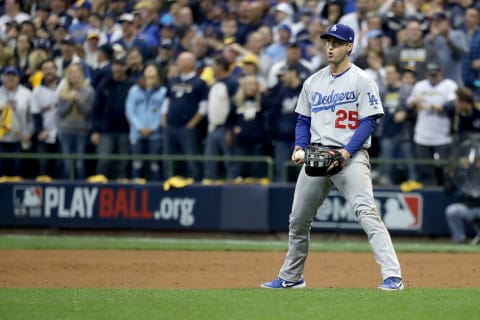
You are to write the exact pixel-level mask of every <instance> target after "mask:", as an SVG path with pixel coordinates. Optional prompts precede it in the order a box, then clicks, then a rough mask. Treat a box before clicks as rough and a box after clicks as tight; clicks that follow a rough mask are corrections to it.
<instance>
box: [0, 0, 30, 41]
mask: <svg viewBox="0 0 480 320" xmlns="http://www.w3.org/2000/svg"><path fill="white" fill-rule="evenodd" d="M21 3H22V2H21V0H5V2H4V7H5V13H4V14H3V15H2V16H1V17H0V34H2V33H5V26H6V24H7V23H8V22H10V21H15V22H16V23H17V24H20V23H22V22H23V21H25V20H28V19H30V16H29V15H28V14H26V13H25V12H22V8H21Z"/></svg>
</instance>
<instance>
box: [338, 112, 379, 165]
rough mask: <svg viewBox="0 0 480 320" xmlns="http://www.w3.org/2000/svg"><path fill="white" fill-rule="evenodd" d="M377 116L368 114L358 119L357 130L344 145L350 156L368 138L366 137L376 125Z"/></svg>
mask: <svg viewBox="0 0 480 320" xmlns="http://www.w3.org/2000/svg"><path fill="white" fill-rule="evenodd" d="M377 118H378V117H377V116H370V117H367V118H364V119H362V120H360V124H359V125H358V128H357V130H355V132H354V134H353V136H352V139H350V141H349V142H348V143H347V145H346V146H345V150H347V151H348V153H350V156H352V157H353V155H354V154H355V153H356V152H357V151H358V150H360V148H361V147H362V145H363V144H364V143H365V141H366V140H367V139H368V137H369V136H370V135H371V134H372V133H373V132H374V131H375V128H376V127H377Z"/></svg>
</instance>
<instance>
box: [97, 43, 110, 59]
mask: <svg viewBox="0 0 480 320" xmlns="http://www.w3.org/2000/svg"><path fill="white" fill-rule="evenodd" d="M98 50H100V51H102V52H103V53H104V54H105V56H106V57H107V59H108V60H112V58H113V48H112V46H111V45H109V44H103V45H101V46H100V47H98Z"/></svg>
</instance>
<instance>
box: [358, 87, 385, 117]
mask: <svg viewBox="0 0 480 320" xmlns="http://www.w3.org/2000/svg"><path fill="white" fill-rule="evenodd" d="M383 114H384V112H383V105H382V100H381V99H380V93H379V90H378V86H377V85H376V83H375V82H374V81H373V80H371V79H362V80H361V81H359V93H358V118H359V119H364V118H366V117H370V116H377V117H380V116H383Z"/></svg>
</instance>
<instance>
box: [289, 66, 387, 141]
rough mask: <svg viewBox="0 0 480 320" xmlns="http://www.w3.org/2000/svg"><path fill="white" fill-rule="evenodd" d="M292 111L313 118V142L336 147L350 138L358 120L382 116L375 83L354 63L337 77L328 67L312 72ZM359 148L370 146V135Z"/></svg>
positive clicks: (311, 130)
mask: <svg viewBox="0 0 480 320" xmlns="http://www.w3.org/2000/svg"><path fill="white" fill-rule="evenodd" d="M295 111H296V112H297V113H299V114H302V115H304V116H308V117H311V118H312V124H311V129H310V132H311V142H312V143H321V144H322V145H325V146H336V147H344V146H345V145H346V144H347V143H348V142H349V141H350V139H351V138H352V135H353V133H354V131H355V130H356V129H357V127H358V124H359V120H360V119H363V118H366V117H368V116H372V115H383V107H382V102H381V100H380V96H379V92H378V87H377V85H376V84H375V82H374V81H373V80H372V79H371V78H370V77H369V76H368V75H367V74H366V73H365V71H363V70H362V69H360V68H359V67H357V66H356V65H353V64H352V66H351V67H350V68H349V69H347V70H345V71H344V72H342V73H341V74H339V75H336V76H332V74H331V73H330V67H325V68H323V69H321V70H319V71H318V72H316V73H314V74H313V75H311V76H310V77H309V78H308V79H307V80H305V83H304V85H303V89H302V92H301V94H300V97H299V100H298V103H297V107H296V109H295ZM362 147H363V148H364V149H368V148H369V147H370V138H368V139H367V141H365V143H364V145H363V146H362Z"/></svg>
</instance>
